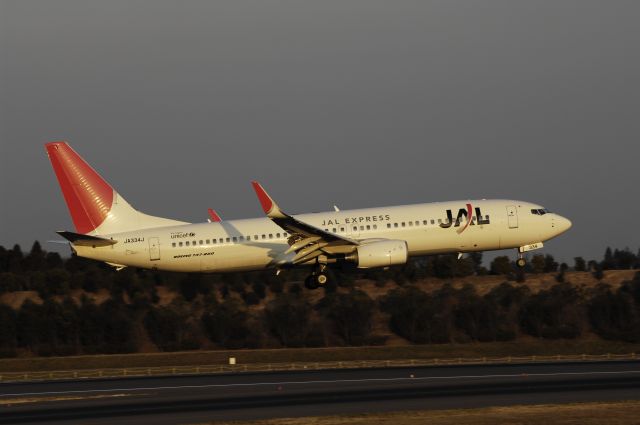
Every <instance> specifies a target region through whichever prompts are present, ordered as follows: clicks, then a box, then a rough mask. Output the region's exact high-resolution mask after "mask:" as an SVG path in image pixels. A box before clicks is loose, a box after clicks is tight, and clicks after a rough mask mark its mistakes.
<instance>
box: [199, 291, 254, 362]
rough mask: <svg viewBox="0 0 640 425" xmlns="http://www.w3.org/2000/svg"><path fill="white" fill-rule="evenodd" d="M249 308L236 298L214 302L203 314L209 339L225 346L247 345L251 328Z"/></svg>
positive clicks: (240, 346) (242, 346) (241, 346)
mask: <svg viewBox="0 0 640 425" xmlns="http://www.w3.org/2000/svg"><path fill="white" fill-rule="evenodd" d="M248 319H249V315H248V313H247V310H246V309H245V308H244V307H243V306H242V305H241V304H240V302H239V301H238V300H236V299H234V298H227V299H225V300H224V301H223V302H222V303H218V302H217V301H216V302H213V303H211V304H209V305H208V306H207V307H206V310H205V312H204V314H203V315H202V324H203V326H204V329H205V331H206V332H207V335H208V336H209V339H210V340H211V341H213V342H214V343H216V344H219V345H220V346H222V347H225V348H233V349H235V348H244V347H246V346H247V344H248V341H247V338H248V337H249V334H250V330H249V325H248Z"/></svg>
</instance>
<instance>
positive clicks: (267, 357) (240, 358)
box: [0, 339, 640, 372]
mask: <svg viewBox="0 0 640 425" xmlns="http://www.w3.org/2000/svg"><path fill="white" fill-rule="evenodd" d="M606 353H611V354H628V353H640V344H628V343H622V342H612V341H602V340H575V341H572V340H557V341H552V340H537V339H527V340H523V339H519V340H517V341H513V342H493V343H475V344H438V345H406V346H380V347H337V348H335V347H334V348H296V349H293V348H281V349H271V350H220V351H185V352H176V353H136V354H113V355H92V356H68V357H25V358H14V359H0V372H40V371H53V370H80V369H109V368H123V367H156V366H195V365H213V364H227V362H228V358H229V357H236V359H237V363H238V364H251V363H292V362H320V361H347V360H397V359H434V358H437V359H447V358H458V357H463V358H470V357H471V358H477V357H507V356H531V355H540V356H542V355H547V356H548V355H556V354H564V355H568V354H606Z"/></svg>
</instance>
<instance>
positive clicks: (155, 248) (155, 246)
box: [149, 238, 160, 261]
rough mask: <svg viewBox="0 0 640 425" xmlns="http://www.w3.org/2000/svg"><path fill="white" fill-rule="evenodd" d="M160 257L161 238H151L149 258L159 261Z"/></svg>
mask: <svg viewBox="0 0 640 425" xmlns="http://www.w3.org/2000/svg"><path fill="white" fill-rule="evenodd" d="M159 259H160V239H159V238H149V260H151V261H157V260H159Z"/></svg>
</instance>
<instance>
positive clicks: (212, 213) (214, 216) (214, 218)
mask: <svg viewBox="0 0 640 425" xmlns="http://www.w3.org/2000/svg"><path fill="white" fill-rule="evenodd" d="M207 211H208V212H209V217H211V221H213V222H214V223H217V222H220V221H222V219H221V218H220V216H219V215H218V213H217V212H216V210H214V209H211V208H209V209H208V210H207Z"/></svg>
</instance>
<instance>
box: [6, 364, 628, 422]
mask: <svg viewBox="0 0 640 425" xmlns="http://www.w3.org/2000/svg"><path fill="white" fill-rule="evenodd" d="M631 399H640V361H618V362H586V363H585V362H580V363H549V364H521V365H517V364H505V365H488V366H482V365H468V366H443V367H413V368H391V369H351V370H349V369H347V370H325V371H309V372H301V371H295V372H273V373H240V374H222V375H220V374H216V375H200V376H179V377H149V378H130V379H103V380H82V381H51V382H35V383H34V382H32V383H7V384H1V385H0V412H1V414H0V424H10V423H11V424H14V423H29V424H36V423H41V424H44V423H48V424H51V423H56V424H111V423H114V422H116V421H117V423H119V424H128V423H132V424H133V423H140V422H141V421H147V422H149V423H153V424H167V425H169V424H185V423H202V422H207V421H214V420H243V419H262V418H276V417H300V416H317V415H334V414H356V413H366V412H387V411H397V410H411V409H449V408H470V407H484V406H503V405H513V404H539V403H568V402H580V401H612V400H631ZM25 401H26V402H25Z"/></svg>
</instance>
